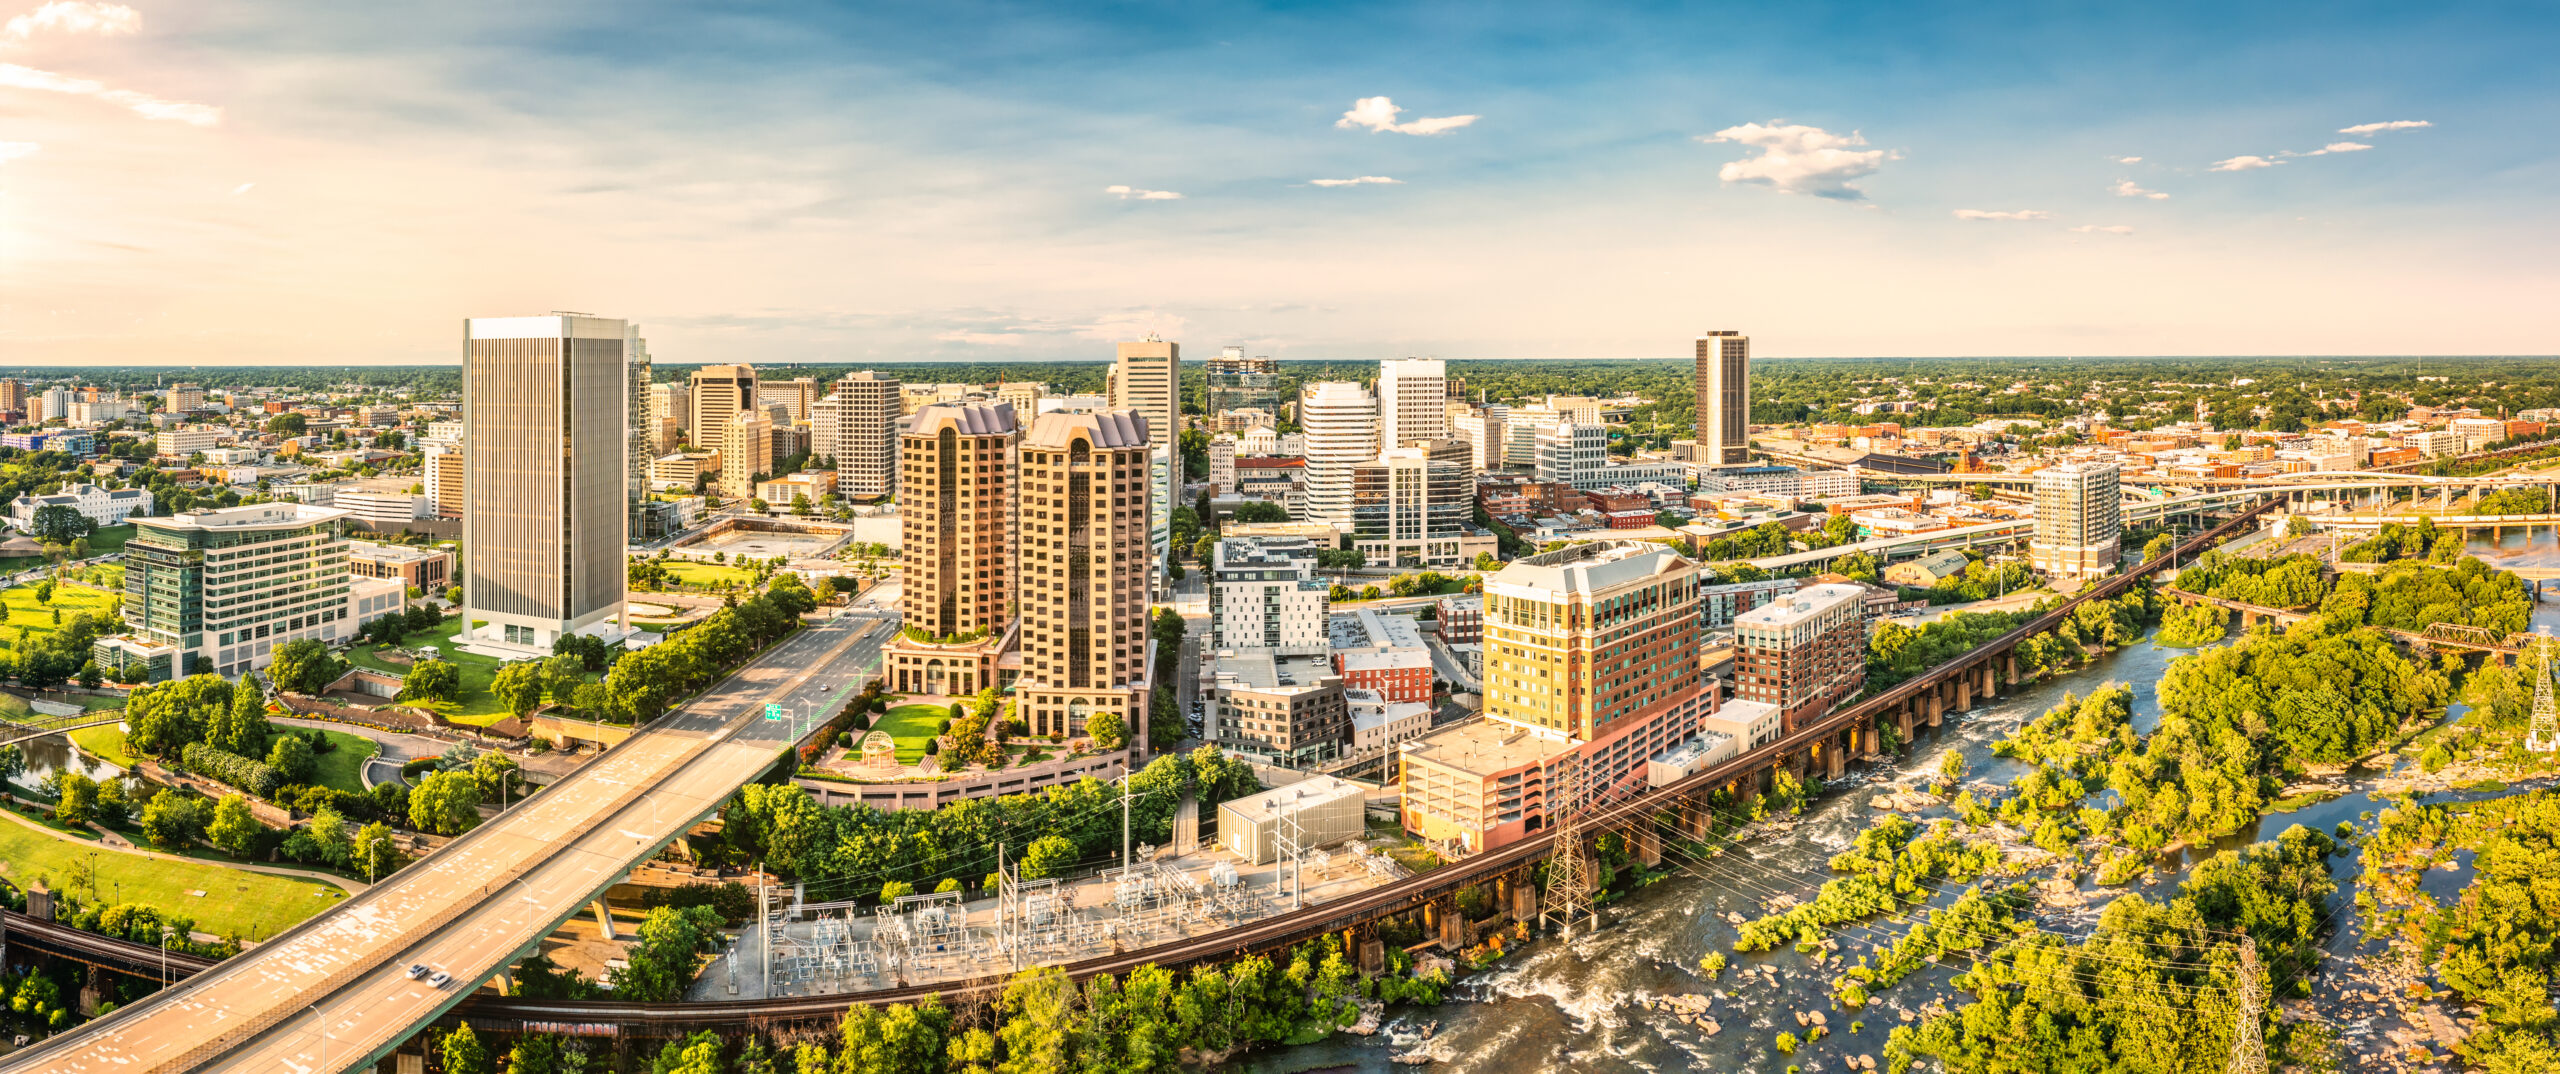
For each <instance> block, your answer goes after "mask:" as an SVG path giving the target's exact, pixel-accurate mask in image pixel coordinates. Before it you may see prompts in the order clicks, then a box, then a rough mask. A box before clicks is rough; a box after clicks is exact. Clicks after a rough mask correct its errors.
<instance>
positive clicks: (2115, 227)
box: [2071, 224, 2133, 235]
mask: <svg viewBox="0 0 2560 1074" xmlns="http://www.w3.org/2000/svg"><path fill="white" fill-rule="evenodd" d="M2071 230H2073V231H2077V232H2080V233H2082V234H2094V235H2131V234H2133V228H2131V227H2129V226H2126V225H2124V224H2082V225H2080V226H2079V227H2075V228H2072V229H2071Z"/></svg>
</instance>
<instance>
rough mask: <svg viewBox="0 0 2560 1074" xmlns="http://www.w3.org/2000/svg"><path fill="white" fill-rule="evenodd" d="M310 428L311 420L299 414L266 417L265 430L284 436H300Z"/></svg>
mask: <svg viewBox="0 0 2560 1074" xmlns="http://www.w3.org/2000/svg"><path fill="white" fill-rule="evenodd" d="M310 430H311V421H310V419H308V418H305V417H303V416H302V415H300V414H293V413H285V414H278V415H276V416H274V417H272V418H268V419H267V431H268V432H271V433H279V434H282V435H285V436H301V435H303V434H304V433H307V432H309V431H310Z"/></svg>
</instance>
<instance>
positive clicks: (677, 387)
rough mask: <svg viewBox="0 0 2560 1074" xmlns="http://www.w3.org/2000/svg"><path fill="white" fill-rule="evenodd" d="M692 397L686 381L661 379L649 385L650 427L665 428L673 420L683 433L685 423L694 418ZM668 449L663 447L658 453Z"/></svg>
mask: <svg viewBox="0 0 2560 1074" xmlns="http://www.w3.org/2000/svg"><path fill="white" fill-rule="evenodd" d="M692 398H693V397H692V395H691V393H690V392H689V391H688V389H687V385H686V382H684V381H675V380H670V381H661V382H659V383H655V384H651V385H649V427H650V428H651V429H653V430H654V429H663V428H665V427H666V424H667V423H668V422H673V423H674V424H675V427H676V431H677V433H678V434H679V435H681V434H682V433H683V431H684V429H685V423H686V422H689V421H692V420H693V411H692V408H691V403H690V402H689V401H690V400H691V399H692ZM666 450H667V449H663V448H662V449H660V450H659V452H658V453H661V454H663V453H664V452H665V451H666Z"/></svg>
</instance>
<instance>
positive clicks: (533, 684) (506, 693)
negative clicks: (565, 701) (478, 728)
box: [489, 660, 550, 716]
mask: <svg viewBox="0 0 2560 1074" xmlns="http://www.w3.org/2000/svg"><path fill="white" fill-rule="evenodd" d="M544 663H545V662H544V661H540V660H515V661H510V662H508V663H506V664H502V665H500V666H499V667H498V673H497V674H496V675H495V676H492V677H491V678H490V681H489V692H490V693H491V694H494V695H496V696H497V698H498V703H499V704H502V705H505V706H506V707H507V711H508V712H511V713H514V714H515V715H517V716H522V715H524V714H525V713H528V712H531V711H533V707H534V706H536V705H539V704H541V703H542V694H543V691H544V690H546V689H548V688H549V686H550V677H549V675H548V674H547V672H546V671H545V667H544Z"/></svg>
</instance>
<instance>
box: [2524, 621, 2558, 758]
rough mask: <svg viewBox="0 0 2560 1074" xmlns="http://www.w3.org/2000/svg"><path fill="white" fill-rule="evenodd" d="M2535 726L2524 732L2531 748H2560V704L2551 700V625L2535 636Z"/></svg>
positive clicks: (2544, 750) (2527, 747)
mask: <svg viewBox="0 0 2560 1074" xmlns="http://www.w3.org/2000/svg"><path fill="white" fill-rule="evenodd" d="M2533 656H2534V665H2533V727H2532V728H2531V729H2530V730H2527V731H2526V732H2525V735H2524V748H2525V749H2526V750H2528V751H2540V752H2544V753H2549V752H2553V751H2560V706H2555V705H2554V704H2553V703H2552V700H2551V628H2550V627H2544V628H2542V633H2541V634H2540V635H2539V636H2537V637H2536V638H2534V639H2533Z"/></svg>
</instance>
